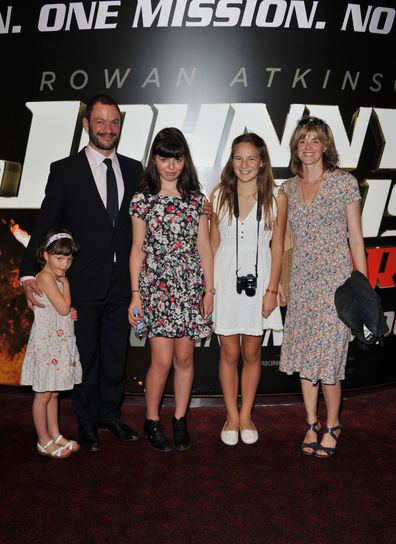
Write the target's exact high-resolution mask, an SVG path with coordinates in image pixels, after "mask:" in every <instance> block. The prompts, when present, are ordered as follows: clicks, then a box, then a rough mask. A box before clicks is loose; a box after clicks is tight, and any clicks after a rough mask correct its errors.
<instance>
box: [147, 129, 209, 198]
mask: <svg viewBox="0 0 396 544" xmlns="http://www.w3.org/2000/svg"><path fill="white" fill-rule="evenodd" d="M156 155H159V156H160V157H166V158H175V159H180V158H182V157H183V158H184V168H183V170H182V172H181V174H180V176H179V179H178V180H177V186H176V187H177V190H178V191H179V193H180V194H181V195H182V198H183V200H187V199H188V198H189V196H190V194H191V193H196V192H200V191H201V184H200V183H199V181H198V175H197V171H196V169H195V166H194V164H193V161H192V158H191V153H190V149H189V147H188V143H187V141H186V138H185V137H184V134H183V133H182V132H181V131H180V130H179V129H178V128H174V127H169V128H164V129H162V130H160V131H159V132H158V134H157V135H156V136H155V138H154V141H153V143H152V146H151V149H150V154H149V158H148V161H147V166H146V168H145V171H144V173H143V176H142V179H141V182H140V189H141V191H142V192H143V193H146V194H151V195H156V194H158V193H159V192H160V190H161V179H160V177H159V174H158V172H157V169H156V168H155V163H154V157H155V156H156Z"/></svg>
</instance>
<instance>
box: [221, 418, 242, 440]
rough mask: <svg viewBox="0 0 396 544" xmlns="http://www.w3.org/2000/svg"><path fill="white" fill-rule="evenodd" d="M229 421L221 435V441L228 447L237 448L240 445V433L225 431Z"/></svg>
mask: <svg viewBox="0 0 396 544" xmlns="http://www.w3.org/2000/svg"><path fill="white" fill-rule="evenodd" d="M227 423H228V421H226V422H225V423H224V426H223V429H222V431H221V433H220V438H221V441H222V442H224V444H227V446H236V444H238V438H239V433H238V431H225V430H224V429H225V428H226V426H227Z"/></svg>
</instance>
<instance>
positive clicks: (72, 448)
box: [54, 434, 80, 453]
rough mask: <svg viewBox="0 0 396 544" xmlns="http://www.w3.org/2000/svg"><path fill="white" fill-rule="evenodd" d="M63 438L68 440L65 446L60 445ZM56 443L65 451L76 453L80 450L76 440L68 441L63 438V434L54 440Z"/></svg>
mask: <svg viewBox="0 0 396 544" xmlns="http://www.w3.org/2000/svg"><path fill="white" fill-rule="evenodd" d="M62 438H63V439H64V440H66V442H67V443H66V444H64V445H62V444H60V441H61V440H62ZM54 443H55V444H59V445H60V447H61V448H63V449H64V450H69V451H71V453H76V451H78V450H79V449H80V445H79V444H78V443H77V442H76V441H75V440H68V439H67V438H65V437H64V436H63V434H60V435H59V436H57V437H56V438H55V440H54Z"/></svg>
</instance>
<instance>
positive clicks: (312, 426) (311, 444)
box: [301, 421, 320, 455]
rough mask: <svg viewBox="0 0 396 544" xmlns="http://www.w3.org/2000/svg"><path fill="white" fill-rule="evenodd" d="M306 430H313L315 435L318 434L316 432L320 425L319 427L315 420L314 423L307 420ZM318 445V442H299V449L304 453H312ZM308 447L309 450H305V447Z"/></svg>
mask: <svg viewBox="0 0 396 544" xmlns="http://www.w3.org/2000/svg"><path fill="white" fill-rule="evenodd" d="M308 431H313V432H314V433H316V436H318V432H319V431H320V427H319V423H318V422H317V421H315V423H308V421H307V430H306V432H308ZM318 447H319V444H318V442H317V441H316V442H303V443H302V444H301V450H302V452H303V454H304V455H313V454H314V453H315V452H316V451H317V449H318ZM308 448H309V449H310V450H311V451H306V450H307V449H308Z"/></svg>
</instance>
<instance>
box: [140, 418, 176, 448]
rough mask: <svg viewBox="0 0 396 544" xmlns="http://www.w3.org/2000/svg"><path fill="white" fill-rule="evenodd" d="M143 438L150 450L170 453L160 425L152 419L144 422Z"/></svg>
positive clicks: (168, 444)
mask: <svg viewBox="0 0 396 544" xmlns="http://www.w3.org/2000/svg"><path fill="white" fill-rule="evenodd" d="M144 436H145V437H146V438H147V440H148V441H149V444H150V446H151V447H152V448H154V449H155V450H159V451H171V449H172V448H171V445H170V443H169V440H168V439H167V438H166V436H165V435H164V431H163V430H162V427H161V424H160V422H159V420H158V421H154V420H153V419H145V420H144Z"/></svg>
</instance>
